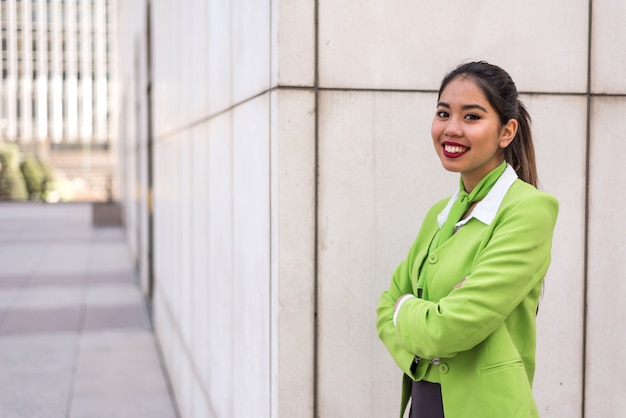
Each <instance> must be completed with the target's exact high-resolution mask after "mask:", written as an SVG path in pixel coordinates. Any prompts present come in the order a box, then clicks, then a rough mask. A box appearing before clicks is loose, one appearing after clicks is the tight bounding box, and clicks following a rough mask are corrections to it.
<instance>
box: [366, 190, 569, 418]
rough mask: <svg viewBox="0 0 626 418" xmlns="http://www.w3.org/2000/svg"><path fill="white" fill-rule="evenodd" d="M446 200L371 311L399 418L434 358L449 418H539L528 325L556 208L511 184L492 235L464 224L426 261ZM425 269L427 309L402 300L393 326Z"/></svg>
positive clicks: (423, 303) (486, 228) (532, 330)
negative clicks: (397, 378) (390, 369)
mask: <svg viewBox="0 0 626 418" xmlns="http://www.w3.org/2000/svg"><path fill="white" fill-rule="evenodd" d="M447 200H448V199H446V200H442V201H440V202H439V203H437V204H435V205H434V206H433V207H432V208H431V209H430V211H429V212H428V214H427V215H426V218H425V220H424V223H423V225H422V228H421V229H420V232H419V234H418V236H417V239H416V240H415V243H414V244H413V245H412V247H411V249H410V251H409V254H408V256H407V258H406V260H405V261H404V262H402V263H401V264H400V265H399V266H398V268H397V269H396V271H395V272H394V274H393V278H392V281H391V286H390V287H389V289H388V290H387V291H385V292H383V294H382V296H381V299H380V303H379V305H378V308H377V316H378V321H377V329H378V335H379V337H380V339H381V340H382V342H383V343H384V344H385V346H386V347H387V349H388V350H389V352H390V353H391V355H392V357H393V359H394V360H395V361H396V363H397V365H398V366H399V367H400V369H401V370H402V371H403V372H404V379H403V390H402V406H401V412H400V416H401V417H402V415H403V413H404V410H405V408H406V406H407V403H408V401H409V397H410V390H411V388H410V384H411V380H410V379H413V380H420V379H421V378H422V377H423V376H424V372H425V370H426V368H427V366H428V363H429V361H430V360H431V359H435V358H438V359H439V364H438V365H432V366H431V367H437V368H438V369H439V379H440V383H441V391H442V398H443V407H444V414H445V416H446V418H475V417H481V418H502V417H506V418H529V417H538V416H539V415H538V412H537V407H536V405H535V401H534V398H533V394H532V390H531V387H532V382H533V376H534V372H535V340H536V323H535V317H536V313H537V306H538V301H539V297H540V295H541V290H542V283H543V278H544V276H545V274H546V271H547V269H548V265H549V264H550V249H551V245H552V233H553V230H554V225H555V223H556V218H557V212H558V202H557V201H556V199H555V198H554V197H552V196H550V195H548V194H546V193H543V192H540V191H538V190H537V189H535V188H534V187H533V186H531V185H529V184H527V183H524V182H523V181H521V180H519V179H518V180H515V182H514V183H513V184H512V185H511V187H510V188H509V189H508V191H507V192H506V194H505V196H504V198H503V200H502V202H501V204H500V207H499V209H498V211H497V213H496V215H495V218H494V219H493V221H492V222H491V223H490V225H486V224H484V223H482V222H481V221H479V220H478V219H471V220H469V221H468V222H467V223H466V224H465V225H464V226H463V227H461V228H460V229H459V230H458V232H457V233H455V234H454V235H453V236H452V237H451V238H450V239H448V240H447V241H446V242H444V243H443V244H442V245H441V246H440V247H439V248H437V249H436V250H434V251H433V252H432V253H431V254H430V255H428V246H429V244H430V242H431V240H432V238H433V236H434V235H435V233H436V232H437V230H438V229H439V226H438V223H437V215H438V214H439V213H440V212H441V211H442V210H443V208H444V207H445V205H446V203H447ZM427 255H428V257H427ZM422 263H430V265H429V267H428V277H427V278H426V282H427V287H428V298H429V300H424V299H420V298H411V299H408V300H407V301H406V302H404V304H403V305H402V307H401V309H400V311H399V312H398V316H397V322H396V325H395V326H394V324H393V315H394V304H395V302H396V300H397V299H398V298H399V297H400V296H402V295H403V294H406V293H412V294H414V295H418V294H419V292H418V289H417V279H418V274H419V270H420V267H421V265H422ZM465 277H468V279H467V280H466V281H465V282H464V283H463V285H462V286H461V287H459V288H456V289H455V285H457V284H458V283H459V282H461V281H462V280H463V279H464V278H465ZM416 357H417V358H419V363H417V365H415V361H414V360H415V358H416Z"/></svg>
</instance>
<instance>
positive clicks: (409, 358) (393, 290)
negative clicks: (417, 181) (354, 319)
mask: <svg viewBox="0 0 626 418" xmlns="http://www.w3.org/2000/svg"><path fill="white" fill-rule="evenodd" d="M446 201H447V199H446V200H444V201H441V202H439V203H438V204H436V205H435V206H433V207H432V208H431V209H430V211H429V212H428V214H427V215H426V218H425V221H424V223H423V224H422V225H423V226H422V228H421V230H420V232H419V234H418V236H417V239H416V240H415V242H414V243H413V245H412V246H411V248H410V250H409V253H408V255H407V257H406V259H405V260H404V261H403V262H402V263H400V265H399V266H398V267H397V268H396V270H395V272H394V273H393V276H392V279H391V285H390V286H389V289H387V290H386V291H384V292H383V293H382V295H381V297H380V302H379V303H378V307H377V308H376V315H377V318H378V319H377V322H376V329H377V331H378V337H379V338H380V339H381V341H382V342H383V344H384V345H385V346H386V347H387V350H388V351H389V353H390V354H391V357H393V359H394V361H395V362H396V364H397V365H398V367H400V369H401V370H402V371H403V372H404V373H405V374H407V375H409V376H413V373H412V371H411V366H412V365H413V361H414V359H415V354H414V353H413V352H411V351H410V350H408V349H407V348H405V347H403V346H402V345H401V344H400V341H399V340H398V339H397V338H396V327H395V326H394V324H393V314H394V305H395V303H396V301H397V300H398V298H400V296H402V295H405V294H407V293H413V288H412V283H411V271H412V269H413V265H414V263H415V259H416V257H417V253H418V252H420V249H422V247H423V245H424V244H423V241H424V237H428V236H430V235H432V231H430V230H429V229H432V228H436V217H437V214H438V213H439V212H440V211H441V210H442V209H443V205H445V203H446ZM433 225H434V226H433Z"/></svg>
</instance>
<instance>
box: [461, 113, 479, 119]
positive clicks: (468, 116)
mask: <svg viewBox="0 0 626 418" xmlns="http://www.w3.org/2000/svg"><path fill="white" fill-rule="evenodd" d="M465 119H467V120H478V119H480V116H478V115H476V114H474V113H468V114H467V115H465Z"/></svg>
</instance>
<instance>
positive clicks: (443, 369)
mask: <svg viewBox="0 0 626 418" xmlns="http://www.w3.org/2000/svg"><path fill="white" fill-rule="evenodd" d="M448 370H449V368H448V365H447V364H446V363H441V364H440V365H439V373H442V374H446V373H448Z"/></svg>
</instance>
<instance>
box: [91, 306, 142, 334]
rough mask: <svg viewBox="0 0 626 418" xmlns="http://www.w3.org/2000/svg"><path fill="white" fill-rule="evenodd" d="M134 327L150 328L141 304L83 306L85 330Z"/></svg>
mask: <svg viewBox="0 0 626 418" xmlns="http://www.w3.org/2000/svg"><path fill="white" fill-rule="evenodd" d="M115 328H136V329H150V324H149V322H148V318H147V315H146V314H145V313H144V308H143V306H142V305H139V304H136V305H118V306H87V307H86V308H85V322H84V324H83V329H84V330H85V331H92V330H101V329H115Z"/></svg>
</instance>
